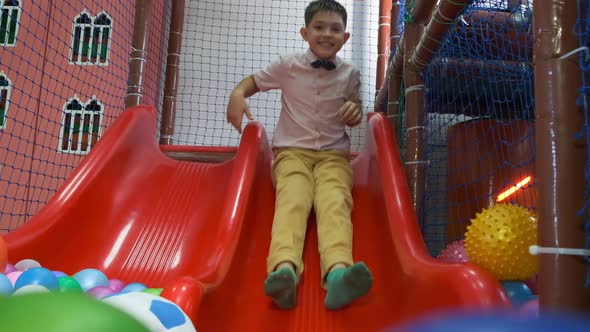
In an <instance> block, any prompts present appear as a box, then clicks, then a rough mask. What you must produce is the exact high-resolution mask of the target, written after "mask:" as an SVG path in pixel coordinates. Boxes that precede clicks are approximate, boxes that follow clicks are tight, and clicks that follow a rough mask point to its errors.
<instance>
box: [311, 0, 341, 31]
mask: <svg viewBox="0 0 590 332" xmlns="http://www.w3.org/2000/svg"><path fill="white" fill-rule="evenodd" d="M319 12H335V13H338V14H340V16H342V21H344V27H346V19H347V16H348V15H347V14H346V8H344V6H342V5H341V4H340V3H339V2H338V1H335V0H315V1H312V2H310V3H309V5H307V8H305V26H308V25H309V23H310V22H311V20H312V19H313V17H314V16H315V14H317V13H319Z"/></svg>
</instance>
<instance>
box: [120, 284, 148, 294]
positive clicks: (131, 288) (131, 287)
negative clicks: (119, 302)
mask: <svg viewBox="0 0 590 332" xmlns="http://www.w3.org/2000/svg"><path fill="white" fill-rule="evenodd" d="M145 289H147V287H146V285H144V284H142V283H140V282H132V283H130V284H128V285H127V286H125V287H124V288H123V289H121V292H120V293H129V292H142V291H144V290H145Z"/></svg>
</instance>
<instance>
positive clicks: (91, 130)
mask: <svg viewBox="0 0 590 332" xmlns="http://www.w3.org/2000/svg"><path fill="white" fill-rule="evenodd" d="M102 118H103V106H102V104H101V103H100V101H98V99H96V97H95V96H93V97H92V99H90V100H89V101H88V102H86V104H83V103H82V102H81V101H80V99H78V97H77V96H74V97H73V98H72V99H70V100H68V102H67V103H66V104H65V105H64V110H63V116H62V125H61V133H60V135H59V151H60V152H65V153H73V154H87V153H88V152H90V149H91V148H92V147H93V146H95V145H96V143H97V142H98V138H99V137H100V134H101V123H102Z"/></svg>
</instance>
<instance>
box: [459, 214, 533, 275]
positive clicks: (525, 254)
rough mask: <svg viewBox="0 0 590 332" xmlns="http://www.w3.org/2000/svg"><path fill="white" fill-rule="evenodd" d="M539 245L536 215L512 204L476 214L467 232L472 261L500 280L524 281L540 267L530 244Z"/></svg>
mask: <svg viewBox="0 0 590 332" xmlns="http://www.w3.org/2000/svg"><path fill="white" fill-rule="evenodd" d="M535 244H537V217H536V215H535V214H534V213H533V212H532V211H531V210H528V209H525V208H523V207H521V206H518V205H513V204H498V205H494V206H492V207H489V208H487V209H484V210H482V212H480V213H477V214H476V217H475V218H473V219H471V225H469V226H467V232H466V233H465V250H466V251H467V256H468V257H469V259H470V260H471V262H473V263H475V264H477V265H479V266H481V267H483V268H485V269H487V270H488V271H490V272H491V273H493V274H494V275H495V276H496V278H498V280H525V279H527V278H530V277H531V276H533V275H534V274H535V273H536V272H537V270H538V269H539V262H538V258H537V256H533V255H531V254H530V253H529V247H530V246H531V245H535Z"/></svg>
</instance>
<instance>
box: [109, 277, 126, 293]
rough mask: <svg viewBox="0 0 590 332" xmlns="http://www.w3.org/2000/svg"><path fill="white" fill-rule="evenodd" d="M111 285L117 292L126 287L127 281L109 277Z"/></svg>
mask: <svg viewBox="0 0 590 332" xmlns="http://www.w3.org/2000/svg"><path fill="white" fill-rule="evenodd" d="M109 287H110V288H111V289H112V290H114V291H115V292H119V291H121V289H123V288H124V287H125V283H124V282H122V281H121V280H119V279H109Z"/></svg>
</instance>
